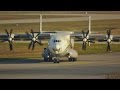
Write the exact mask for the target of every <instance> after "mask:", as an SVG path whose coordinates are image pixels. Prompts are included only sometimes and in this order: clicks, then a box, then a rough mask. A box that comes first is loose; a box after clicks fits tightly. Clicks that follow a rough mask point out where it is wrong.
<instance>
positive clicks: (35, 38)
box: [26, 29, 43, 50]
mask: <svg viewBox="0 0 120 90" xmlns="http://www.w3.org/2000/svg"><path fill="white" fill-rule="evenodd" d="M26 34H27V35H28V36H29V38H30V40H31V42H30V44H29V46H28V49H30V48H32V50H34V48H35V44H36V43H38V44H39V45H43V44H42V43H41V40H38V36H39V35H40V33H38V34H37V35H35V34H34V32H33V30H32V29H31V34H29V33H28V32H26Z"/></svg>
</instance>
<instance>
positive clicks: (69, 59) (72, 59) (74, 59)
mask: <svg viewBox="0 0 120 90" xmlns="http://www.w3.org/2000/svg"><path fill="white" fill-rule="evenodd" d="M68 61H70V62H74V61H77V58H68Z"/></svg>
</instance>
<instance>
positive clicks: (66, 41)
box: [0, 21, 120, 63]
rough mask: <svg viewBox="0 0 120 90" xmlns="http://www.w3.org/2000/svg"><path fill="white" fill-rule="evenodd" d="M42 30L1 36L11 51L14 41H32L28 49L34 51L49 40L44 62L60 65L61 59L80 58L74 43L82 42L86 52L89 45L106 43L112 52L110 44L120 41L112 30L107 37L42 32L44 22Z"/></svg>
mask: <svg viewBox="0 0 120 90" xmlns="http://www.w3.org/2000/svg"><path fill="white" fill-rule="evenodd" d="M40 25H41V28H40V29H41V30H40V32H34V31H33V30H31V33H28V32H26V33H25V34H12V31H13V30H12V29H11V30H10V32H8V31H7V30H5V32H6V34H0V40H1V42H5V41H8V42H9V47H10V50H13V45H12V43H13V41H19V40H23V41H24V40H31V42H30V44H29V46H28V49H30V48H32V50H34V47H35V43H38V44H39V45H43V44H42V43H41V41H42V40H45V39H47V40H49V41H48V46H47V47H46V48H44V52H43V54H42V56H43V58H44V61H45V62H46V61H51V60H52V61H53V62H54V63H59V58H60V57H67V58H68V60H69V61H76V60H77V58H78V52H77V51H76V50H75V49H74V42H76V41H82V42H83V44H82V50H86V44H87V43H94V40H98V41H106V42H107V44H108V45H107V51H111V47H110V43H111V41H115V42H118V41H120V36H117V35H116V36H113V35H111V30H107V35H104V34H92V33H90V32H91V31H90V30H88V31H87V32H84V31H82V32H81V33H80V32H79V33H76V32H69V31H56V32H43V31H42V21H40Z"/></svg>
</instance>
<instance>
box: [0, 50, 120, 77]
mask: <svg viewBox="0 0 120 90" xmlns="http://www.w3.org/2000/svg"><path fill="white" fill-rule="evenodd" d="M106 78H111V79H114V78H115V79H120V52H116V53H105V54H91V55H80V56H79V59H78V61H76V62H68V60H67V59H66V58H61V60H60V63H59V64H54V63H53V62H43V59H18V60H17V59H14V60H13V59H11V60H10V59H9V60H7V59H3V60H0V79H106Z"/></svg>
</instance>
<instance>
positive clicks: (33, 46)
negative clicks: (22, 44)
mask: <svg viewBox="0 0 120 90" xmlns="http://www.w3.org/2000/svg"><path fill="white" fill-rule="evenodd" d="M35 43H36V42H33V45H32V50H34V48H35Z"/></svg>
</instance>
